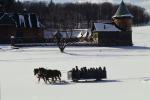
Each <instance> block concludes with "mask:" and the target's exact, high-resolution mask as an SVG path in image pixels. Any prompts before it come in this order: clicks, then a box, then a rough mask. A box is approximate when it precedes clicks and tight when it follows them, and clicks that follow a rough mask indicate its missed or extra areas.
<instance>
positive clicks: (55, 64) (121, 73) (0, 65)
mask: <svg viewBox="0 0 150 100" xmlns="http://www.w3.org/2000/svg"><path fill="white" fill-rule="evenodd" d="M133 43H134V46H133V47H67V48H66V49H65V52H66V53H64V54H63V53H60V52H59V50H58V48H57V47H30V48H28V47H25V48H20V49H14V50H13V49H11V48H10V46H0V48H1V49H0V100H150V95H149V94H150V60H149V59H150V26H145V27H135V28H133ZM75 65H78V66H79V67H83V66H87V67H99V66H106V69H107V76H108V78H107V79H106V80H103V81H101V82H83V83H73V82H71V81H69V80H67V71H69V70H70V69H72V68H73V67H75ZM36 67H45V68H51V69H59V70H61V71H62V74H63V77H62V80H65V81H67V83H65V84H53V85H50V84H45V83H44V82H43V80H42V81H41V82H40V83H38V81H37V78H36V77H35V76H34V75H33V69H34V68H36Z"/></svg>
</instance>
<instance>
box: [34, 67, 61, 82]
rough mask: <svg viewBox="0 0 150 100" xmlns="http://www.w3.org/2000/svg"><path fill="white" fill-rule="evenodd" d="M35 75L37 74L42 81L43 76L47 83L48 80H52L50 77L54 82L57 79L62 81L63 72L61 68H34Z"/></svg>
mask: <svg viewBox="0 0 150 100" xmlns="http://www.w3.org/2000/svg"><path fill="white" fill-rule="evenodd" d="M34 75H37V77H38V79H39V80H38V81H40V78H42V79H43V80H44V82H45V83H47V81H48V82H49V83H51V82H50V80H49V79H50V78H51V80H52V82H53V83H54V82H56V81H57V80H59V81H60V82H61V78H60V77H61V72H60V71H59V70H50V69H45V68H35V69H34Z"/></svg>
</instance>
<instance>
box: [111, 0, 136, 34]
mask: <svg viewBox="0 0 150 100" xmlns="http://www.w3.org/2000/svg"><path fill="white" fill-rule="evenodd" d="M132 18H133V15H132V14H131V13H130V12H129V10H128V8H127V7H126V5H125V3H124V2H123V0H122V2H121V4H120V6H119V8H118V9H117V11H116V13H115V15H114V16H113V17H112V19H113V22H114V23H115V25H116V26H117V27H118V28H120V29H121V30H122V31H132Z"/></svg>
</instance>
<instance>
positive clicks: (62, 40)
mask: <svg viewBox="0 0 150 100" xmlns="http://www.w3.org/2000/svg"><path fill="white" fill-rule="evenodd" d="M63 34H64V36H63V35H62V34H61V32H60V31H57V32H56V33H55V34H54V40H55V42H56V43H57V46H58V47H59V50H60V52H62V53H64V49H65V48H66V46H68V45H70V44H72V43H74V42H75V41H74V40H73V39H72V34H73V31H72V30H70V31H69V30H65V31H63Z"/></svg>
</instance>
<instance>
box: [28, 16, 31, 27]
mask: <svg viewBox="0 0 150 100" xmlns="http://www.w3.org/2000/svg"><path fill="white" fill-rule="evenodd" d="M28 21H29V25H30V28H32V23H31V17H30V14H28Z"/></svg>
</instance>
